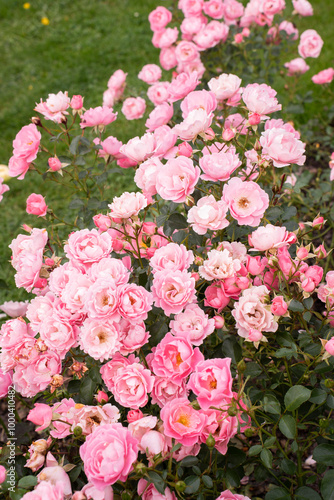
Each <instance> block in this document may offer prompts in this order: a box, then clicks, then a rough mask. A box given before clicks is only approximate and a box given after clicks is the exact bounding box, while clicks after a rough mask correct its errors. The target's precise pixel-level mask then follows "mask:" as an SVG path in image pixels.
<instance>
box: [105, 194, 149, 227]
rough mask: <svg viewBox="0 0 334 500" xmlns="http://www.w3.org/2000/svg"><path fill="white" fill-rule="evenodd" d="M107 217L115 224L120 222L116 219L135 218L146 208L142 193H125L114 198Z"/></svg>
mask: <svg viewBox="0 0 334 500" xmlns="http://www.w3.org/2000/svg"><path fill="white" fill-rule="evenodd" d="M108 206H109V208H110V212H109V214H108V215H109V217H111V218H112V219H113V220H114V221H115V222H120V221H119V220H118V219H129V218H130V217H134V216H137V215H138V214H139V212H140V210H143V209H144V208H145V207H146V206H147V200H146V198H145V196H144V195H143V194H142V193H128V192H125V193H123V194H122V195H121V196H119V197H115V198H114V199H113V201H112V203H111V204H110V205H108Z"/></svg>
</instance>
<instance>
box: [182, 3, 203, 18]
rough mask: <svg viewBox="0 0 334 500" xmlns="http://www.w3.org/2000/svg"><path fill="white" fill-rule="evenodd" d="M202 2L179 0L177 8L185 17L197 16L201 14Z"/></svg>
mask: <svg viewBox="0 0 334 500" xmlns="http://www.w3.org/2000/svg"><path fill="white" fill-rule="evenodd" d="M203 5H204V2H203V0H180V1H179V4H178V7H179V9H181V10H182V12H183V14H184V16H185V17H191V16H199V15H200V14H201V12H202V9H203Z"/></svg>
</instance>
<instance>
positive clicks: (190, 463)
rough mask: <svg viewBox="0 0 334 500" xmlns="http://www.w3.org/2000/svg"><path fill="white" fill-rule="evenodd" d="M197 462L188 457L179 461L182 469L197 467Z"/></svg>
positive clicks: (195, 458) (193, 458)
mask: <svg viewBox="0 0 334 500" xmlns="http://www.w3.org/2000/svg"><path fill="white" fill-rule="evenodd" d="M198 462H199V460H198V458H197V457H193V456H189V457H185V458H184V459H183V460H181V462H180V465H181V466H182V467H193V466H194V465H197V464H198Z"/></svg>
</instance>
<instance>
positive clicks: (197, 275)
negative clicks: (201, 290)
mask: <svg viewBox="0 0 334 500" xmlns="http://www.w3.org/2000/svg"><path fill="white" fill-rule="evenodd" d="M191 277H192V278H194V280H195V281H199V280H200V279H201V277H200V275H199V274H198V273H191Z"/></svg>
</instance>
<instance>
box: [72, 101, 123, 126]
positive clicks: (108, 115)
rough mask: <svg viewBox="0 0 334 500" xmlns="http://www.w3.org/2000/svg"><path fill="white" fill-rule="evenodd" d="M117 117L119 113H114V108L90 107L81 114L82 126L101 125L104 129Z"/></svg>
mask: <svg viewBox="0 0 334 500" xmlns="http://www.w3.org/2000/svg"><path fill="white" fill-rule="evenodd" d="M116 118H117V113H114V112H113V110H112V108H109V107H107V106H98V107H97V108H90V109H88V110H87V111H85V113H84V114H83V115H82V116H81V123H80V127H81V128H86V127H99V128H101V129H104V127H105V126H106V125H109V124H110V123H112V122H113V121H115V120H116Z"/></svg>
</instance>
